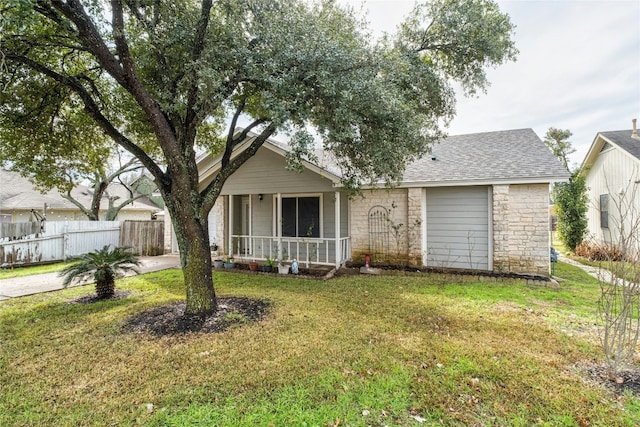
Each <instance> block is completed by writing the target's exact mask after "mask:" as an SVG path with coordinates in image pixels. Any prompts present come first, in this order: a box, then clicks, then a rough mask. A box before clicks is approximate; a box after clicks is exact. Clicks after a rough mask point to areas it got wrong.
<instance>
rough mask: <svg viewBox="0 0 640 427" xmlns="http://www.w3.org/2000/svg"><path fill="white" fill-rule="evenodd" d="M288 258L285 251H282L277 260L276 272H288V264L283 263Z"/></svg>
mask: <svg viewBox="0 0 640 427" xmlns="http://www.w3.org/2000/svg"><path fill="white" fill-rule="evenodd" d="M288 259H289V257H288V256H287V251H286V250H283V251H282V257H281V258H280V259H279V260H278V273H280V274H289V268H290V267H291V265H290V264H285V262H286V261H287V260H288Z"/></svg>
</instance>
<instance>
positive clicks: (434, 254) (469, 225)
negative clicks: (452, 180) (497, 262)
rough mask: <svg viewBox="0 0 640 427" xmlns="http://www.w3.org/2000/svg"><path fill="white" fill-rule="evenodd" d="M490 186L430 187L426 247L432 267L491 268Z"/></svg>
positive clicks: (429, 263) (426, 256)
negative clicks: (488, 187)
mask: <svg viewBox="0 0 640 427" xmlns="http://www.w3.org/2000/svg"><path fill="white" fill-rule="evenodd" d="M488 206H489V192H488V189H487V187H442V188H427V189H426V224H427V226H426V247H425V248H426V250H425V254H424V257H425V259H424V263H425V265H427V266H429V267H440V268H463V269H472V270H489V220H490V218H489V208H488Z"/></svg>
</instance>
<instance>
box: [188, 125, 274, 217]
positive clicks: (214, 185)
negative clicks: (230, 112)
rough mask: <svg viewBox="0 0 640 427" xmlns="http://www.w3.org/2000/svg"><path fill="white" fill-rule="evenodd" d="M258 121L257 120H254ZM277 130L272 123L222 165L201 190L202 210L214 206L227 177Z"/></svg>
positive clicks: (208, 209)
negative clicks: (233, 157) (234, 156)
mask: <svg viewBox="0 0 640 427" xmlns="http://www.w3.org/2000/svg"><path fill="white" fill-rule="evenodd" d="M254 123H256V122H254ZM275 131H276V126H275V125H274V124H273V123H271V124H269V126H267V127H266V128H265V129H264V130H263V131H262V132H260V135H258V136H257V137H256V138H255V139H254V140H253V141H252V142H251V145H249V147H247V148H246V149H245V150H244V151H242V152H241V153H240V154H238V156H236V158H235V159H233V160H232V161H231V162H228V163H227V164H226V165H225V166H221V168H220V171H219V172H218V174H217V175H216V177H215V178H214V179H213V181H211V182H210V183H209V185H207V186H206V187H205V189H204V190H203V191H202V192H201V195H202V200H203V202H202V206H201V210H202V212H209V211H210V210H211V208H213V204H214V203H215V200H216V199H217V198H218V196H219V195H220V192H221V191H222V186H223V185H224V183H225V182H226V181H227V179H228V178H229V177H230V176H231V175H232V174H233V173H235V171H237V170H238V169H239V168H240V166H242V165H243V164H244V163H245V162H246V161H247V160H249V159H250V158H251V157H252V156H254V155H255V154H256V152H257V151H258V149H259V148H260V147H262V144H264V142H265V141H266V140H267V139H268V138H269V137H270V136H271V135H273V133H274V132H275Z"/></svg>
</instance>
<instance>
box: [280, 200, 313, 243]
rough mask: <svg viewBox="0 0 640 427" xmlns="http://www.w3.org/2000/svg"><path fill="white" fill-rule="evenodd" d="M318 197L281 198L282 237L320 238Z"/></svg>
mask: <svg viewBox="0 0 640 427" xmlns="http://www.w3.org/2000/svg"><path fill="white" fill-rule="evenodd" d="M321 212H322V209H321V204H320V196H299V197H282V235H283V236H287V237H320V233H321V230H320V225H321Z"/></svg>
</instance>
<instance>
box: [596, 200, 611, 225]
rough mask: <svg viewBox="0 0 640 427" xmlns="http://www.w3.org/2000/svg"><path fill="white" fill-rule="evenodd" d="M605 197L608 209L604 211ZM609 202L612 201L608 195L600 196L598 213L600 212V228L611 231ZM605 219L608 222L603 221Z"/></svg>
mask: <svg viewBox="0 0 640 427" xmlns="http://www.w3.org/2000/svg"><path fill="white" fill-rule="evenodd" d="M605 197H606V209H605V210H603V209H602V205H603V203H602V200H603V198H605ZM609 201H610V196H609V194H608V193H605V194H600V196H599V200H598V212H600V228H604V229H609ZM605 218H606V221H603V219H605ZM605 223H606V224H605Z"/></svg>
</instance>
